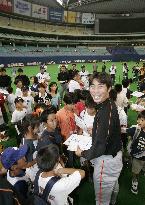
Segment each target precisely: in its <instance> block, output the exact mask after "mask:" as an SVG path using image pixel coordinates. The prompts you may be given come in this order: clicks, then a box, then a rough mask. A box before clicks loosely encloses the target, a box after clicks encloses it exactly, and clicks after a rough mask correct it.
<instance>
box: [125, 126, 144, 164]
mask: <svg viewBox="0 0 145 205" xmlns="http://www.w3.org/2000/svg"><path fill="white" fill-rule="evenodd" d="M135 131H136V127H131V128H129V129H127V134H128V135H129V136H131V137H132V138H133V136H134V134H135ZM143 152H144V156H142V157H140V158H138V157H137V155H139V154H141V153H143ZM131 155H132V156H133V157H135V158H137V159H140V160H143V161H145V132H144V131H143V130H142V129H141V131H140V133H139V136H138V137H137V138H136V139H135V140H133V143H132V150H131Z"/></svg>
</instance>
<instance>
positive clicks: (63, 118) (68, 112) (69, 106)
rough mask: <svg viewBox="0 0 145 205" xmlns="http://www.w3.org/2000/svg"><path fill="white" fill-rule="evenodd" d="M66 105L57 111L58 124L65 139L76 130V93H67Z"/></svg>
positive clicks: (65, 97)
mask: <svg viewBox="0 0 145 205" xmlns="http://www.w3.org/2000/svg"><path fill="white" fill-rule="evenodd" d="M63 101H64V107H63V108H62V109H60V110H59V111H58V112H57V113H56V118H57V120H58V125H59V127H60V129H61V135H62V137H63V139H64V141H65V140H66V139H67V138H68V137H69V136H70V135H71V134H72V133H74V132H75V131H76V124H75V117H74V110H73V109H74V94H73V93H67V94H65V95H64V98H63Z"/></svg>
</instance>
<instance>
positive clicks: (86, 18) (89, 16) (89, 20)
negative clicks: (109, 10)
mask: <svg viewBox="0 0 145 205" xmlns="http://www.w3.org/2000/svg"><path fill="white" fill-rule="evenodd" d="M94 22H95V14H93V13H82V24H94Z"/></svg>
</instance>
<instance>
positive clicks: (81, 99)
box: [74, 89, 90, 116]
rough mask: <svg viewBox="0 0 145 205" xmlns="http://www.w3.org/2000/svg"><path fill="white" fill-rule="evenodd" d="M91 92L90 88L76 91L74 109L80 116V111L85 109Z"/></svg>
mask: <svg viewBox="0 0 145 205" xmlns="http://www.w3.org/2000/svg"><path fill="white" fill-rule="evenodd" d="M89 94H90V92H89V91H88V90H79V89H77V90H75V91H74V99H75V100H74V101H75V105H74V111H75V113H76V114H77V115H78V116H80V113H81V112H82V111H83V110H85V100H86V98H87V96H88V95H89Z"/></svg>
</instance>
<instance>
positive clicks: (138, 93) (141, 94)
mask: <svg viewBox="0 0 145 205" xmlns="http://www.w3.org/2000/svg"><path fill="white" fill-rule="evenodd" d="M131 95H132V96H134V97H137V98H140V97H141V96H143V95H144V93H142V92H138V91H135V92H133V93H132V94H131Z"/></svg>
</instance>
